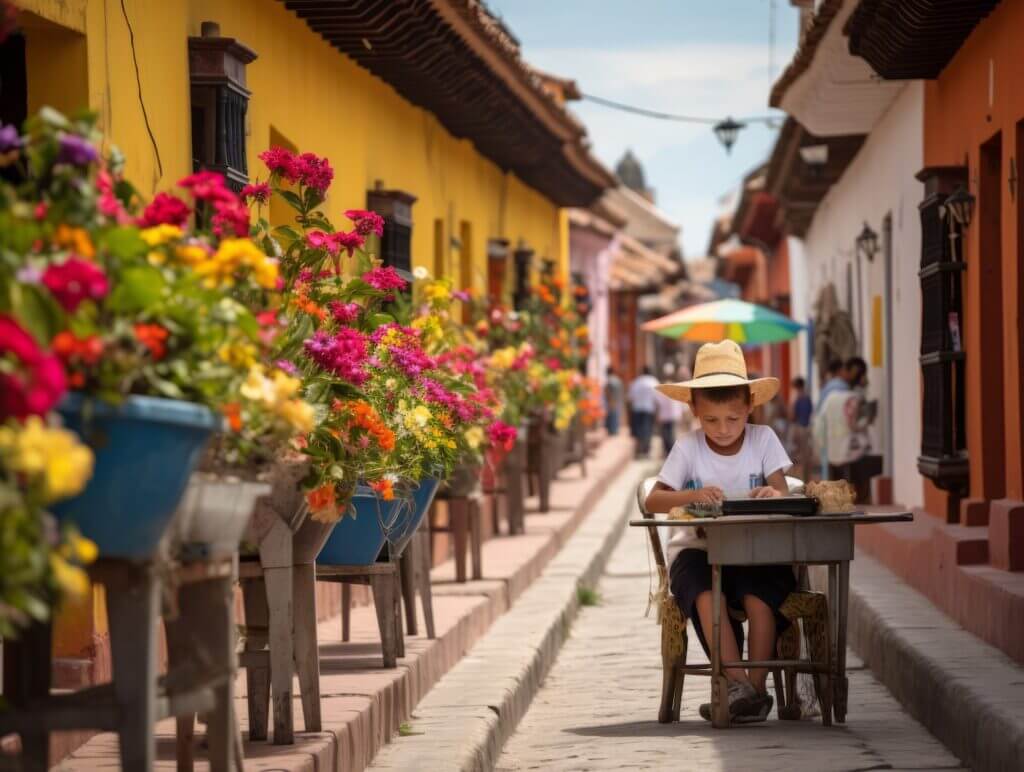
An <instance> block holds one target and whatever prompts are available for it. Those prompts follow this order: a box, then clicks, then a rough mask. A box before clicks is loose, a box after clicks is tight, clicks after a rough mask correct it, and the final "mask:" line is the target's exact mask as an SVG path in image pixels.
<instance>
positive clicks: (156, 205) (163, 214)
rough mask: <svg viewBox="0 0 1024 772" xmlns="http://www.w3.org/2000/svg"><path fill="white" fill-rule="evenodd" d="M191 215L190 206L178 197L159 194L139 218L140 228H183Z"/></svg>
mask: <svg viewBox="0 0 1024 772" xmlns="http://www.w3.org/2000/svg"><path fill="white" fill-rule="evenodd" d="M191 214H192V210H191V209H189V208H188V204H186V203H185V202H184V201H182V200H181V199H180V198H178V197H177V196H172V195H171V194H170V193H157V194H156V196H154V197H153V200H152V201H150V203H149V206H147V207H146V209H145V211H144V212H143V213H142V217H140V218H139V226H140V227H142V228H152V227H153V226H154V225H177V226H178V227H179V228H181V227H183V226H184V225H185V223H186V222H188V218H189V215H191Z"/></svg>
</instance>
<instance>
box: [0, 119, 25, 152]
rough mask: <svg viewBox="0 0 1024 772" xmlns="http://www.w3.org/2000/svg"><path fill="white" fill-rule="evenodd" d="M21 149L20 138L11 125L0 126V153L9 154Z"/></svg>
mask: <svg viewBox="0 0 1024 772" xmlns="http://www.w3.org/2000/svg"><path fill="white" fill-rule="evenodd" d="M20 147H21V137H20V136H18V129H17V128H16V127H15V126H13V125H7V126H0V153H9V152H10V151H12V150H17V149H18V148H20Z"/></svg>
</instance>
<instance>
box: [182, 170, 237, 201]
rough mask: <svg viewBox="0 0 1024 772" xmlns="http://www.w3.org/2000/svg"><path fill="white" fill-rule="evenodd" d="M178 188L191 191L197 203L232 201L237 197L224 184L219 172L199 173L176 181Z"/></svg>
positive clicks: (222, 176)
mask: <svg viewBox="0 0 1024 772" xmlns="http://www.w3.org/2000/svg"><path fill="white" fill-rule="evenodd" d="M178 185H179V186H180V187H183V188H186V189H188V190H190V191H192V195H193V197H195V199H196V200H197V201H234V200H237V197H236V196H235V194H234V193H232V192H231V190H230V189H229V188H228V187H227V185H225V184H224V175H222V174H220V173H219V172H209V171H201V172H196V173H195V174H190V175H189V176H188V177H185V178H184V179H180V180H178Z"/></svg>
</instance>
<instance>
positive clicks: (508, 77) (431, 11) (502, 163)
mask: <svg viewBox="0 0 1024 772" xmlns="http://www.w3.org/2000/svg"><path fill="white" fill-rule="evenodd" d="M282 2H284V4H285V6H287V7H288V8H289V9H290V10H292V11H294V12H295V13H296V14H297V15H298V16H299V17H300V18H302V19H303V20H304V21H305V22H306V24H307V25H308V26H309V27H310V29H312V30H313V31H314V32H316V33H317V34H319V35H320V36H321V37H323V38H324V39H325V40H326V41H327V42H328V43H330V44H331V45H332V46H334V47H335V48H336V49H338V50H339V51H341V52H342V53H343V54H345V55H346V56H348V57H350V58H351V59H353V60H354V61H355V62H356V63H357V64H359V65H360V66H362V67H365V68H366V69H367V70H369V71H370V72H371V73H373V74H374V75H376V76H377V77H379V78H380V79H381V80H383V81H385V82H386V83H388V84H390V85H391V86H392V87H393V88H394V89H395V90H396V91H397V92H398V93H399V94H400V95H401V96H402V97H404V98H405V99H407V100H408V101H410V102H412V103H413V104H415V105H417V106H418V107H421V108H423V109H424V110H427V111H428V112H430V113H432V114H434V115H435V116H436V117H437V119H438V120H439V121H440V122H441V124H442V125H443V126H444V127H445V128H446V129H447V130H448V131H450V132H451V133H452V134H453V135H455V136H456V137H460V138H462V137H464V138H467V139H469V140H470V141H472V142H473V144H474V145H475V146H476V147H477V149H478V150H479V151H480V152H481V153H482V154H483V155H484V156H486V157H487V158H489V159H490V160H492V161H493V162H494V163H496V164H497V165H498V166H499V167H500V168H501V169H503V170H506V171H511V172H513V173H515V174H516V176H518V177H519V178H520V179H522V180H523V182H525V183H526V184H527V185H529V186H530V187H532V188H534V189H536V190H537V191H539V192H540V193H542V194H543V195H544V196H545V197H547V198H548V199H549V200H551V201H552V202H554V203H555V204H557V205H559V206H583V207H585V206H589V205H590V204H591V203H592V202H593V201H595V200H596V199H597V198H598V197H599V196H600V195H601V192H602V191H603V190H605V189H606V188H610V187H612V186H614V185H615V179H614V177H612V175H611V173H610V172H609V171H608V170H607V169H605V168H604V167H603V166H602V165H601V164H600V163H599V162H598V161H597V160H596V159H594V158H593V156H592V155H591V154H590V152H589V150H588V149H587V147H586V135H585V130H584V129H583V127H582V125H581V124H580V123H579V122H578V121H576V120H575V119H574V118H573V117H572V116H571V115H570V114H569V113H568V112H567V111H566V110H565V109H563V107H562V106H561V105H560V104H559V103H558V101H557V100H556V99H555V98H554V97H553V96H552V95H551V94H550V93H548V92H547V91H545V89H544V87H543V84H542V82H541V79H540V77H539V76H538V75H537V74H536V73H535V72H534V71H533V70H531V69H530V67H529V66H528V65H527V64H526V63H525V62H524V61H523V60H522V59H521V58H520V56H519V45H518V42H517V41H516V40H515V39H514V38H513V37H512V36H511V35H510V34H509V33H508V30H507V29H505V27H504V25H502V24H501V22H500V20H498V19H496V18H495V17H493V16H492V15H491V14H490V13H488V12H487V10H486V9H485V8H484V7H483V6H482V4H481V3H479V2H476V0H348V1H347V2H344V3H340V2H334V0H282Z"/></svg>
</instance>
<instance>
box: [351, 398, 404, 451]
mask: <svg viewBox="0 0 1024 772" xmlns="http://www.w3.org/2000/svg"><path fill="white" fill-rule="evenodd" d="M345 407H347V408H348V410H349V412H350V413H351V415H352V423H353V424H354V425H355V426H357V427H358V428H360V429H363V430H364V431H366V432H367V433H369V434H371V435H372V436H373V438H374V439H375V440H376V441H377V445H378V446H379V447H380V449H381V450H384V451H389V452H390V451H392V450H394V449H395V433H394V432H393V431H391V429H389V428H388V427H387V426H386V425H385V424H384V421H383V420H381V417H380V416H379V415H378V414H377V411H376V410H374V409H373V406H372V405H371V404H370V403H369V402H366V401H365V400H362V399H359V400H352V401H350V402H347V403H345Z"/></svg>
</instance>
